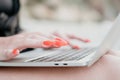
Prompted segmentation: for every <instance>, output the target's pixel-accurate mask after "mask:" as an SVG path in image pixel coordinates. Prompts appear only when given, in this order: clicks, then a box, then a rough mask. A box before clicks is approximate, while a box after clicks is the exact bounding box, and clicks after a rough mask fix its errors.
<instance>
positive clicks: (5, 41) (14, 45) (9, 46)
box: [0, 33, 67, 60]
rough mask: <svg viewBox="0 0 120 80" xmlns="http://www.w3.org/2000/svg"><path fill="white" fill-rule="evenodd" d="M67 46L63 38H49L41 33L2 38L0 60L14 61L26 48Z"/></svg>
mask: <svg viewBox="0 0 120 80" xmlns="http://www.w3.org/2000/svg"><path fill="white" fill-rule="evenodd" d="M58 39H59V40H58ZM66 45H67V42H66V41H65V40H63V39H61V38H48V37H46V36H44V35H43V34H41V33H22V34H19V35H15V36H11V37H2V38H0V60H9V59H12V58H14V57H16V56H17V55H18V54H19V52H20V51H21V50H23V49H26V48H59V47H62V46H66Z"/></svg>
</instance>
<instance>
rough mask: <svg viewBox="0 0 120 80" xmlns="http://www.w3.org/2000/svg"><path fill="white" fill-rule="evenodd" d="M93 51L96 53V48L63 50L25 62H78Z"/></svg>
mask: <svg viewBox="0 0 120 80" xmlns="http://www.w3.org/2000/svg"><path fill="white" fill-rule="evenodd" d="M94 51H96V48H83V49H80V50H76V49H70V50H63V51H60V52H56V53H53V54H51V55H47V56H43V57H37V58H34V59H31V60H28V61H27V62H58V61H59V62H60V61H73V60H80V59H82V58H84V57H85V56H88V55H89V54H91V53H92V52H94Z"/></svg>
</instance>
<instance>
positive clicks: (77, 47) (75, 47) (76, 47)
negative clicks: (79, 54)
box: [72, 45, 80, 49]
mask: <svg viewBox="0 0 120 80" xmlns="http://www.w3.org/2000/svg"><path fill="white" fill-rule="evenodd" d="M72 48H73V49H80V47H79V46H77V45H75V46H72Z"/></svg>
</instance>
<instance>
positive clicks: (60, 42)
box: [55, 38, 68, 46]
mask: <svg viewBox="0 0 120 80" xmlns="http://www.w3.org/2000/svg"><path fill="white" fill-rule="evenodd" d="M55 40H56V41H57V42H59V44H60V45H61V46H66V45H68V42H67V41H65V40H63V39H61V38H55Z"/></svg>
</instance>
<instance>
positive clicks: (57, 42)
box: [53, 40, 62, 48]
mask: <svg viewBox="0 0 120 80" xmlns="http://www.w3.org/2000/svg"><path fill="white" fill-rule="evenodd" d="M61 46H62V43H61V41H58V40H55V41H54V44H53V47H56V48H59V47H61Z"/></svg>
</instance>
